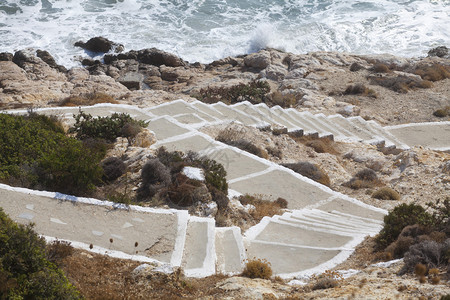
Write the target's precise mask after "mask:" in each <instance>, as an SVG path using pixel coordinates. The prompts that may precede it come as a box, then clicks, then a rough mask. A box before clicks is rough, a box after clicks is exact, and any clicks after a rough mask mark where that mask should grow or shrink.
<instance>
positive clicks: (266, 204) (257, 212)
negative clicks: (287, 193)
mask: <svg viewBox="0 0 450 300" xmlns="http://www.w3.org/2000/svg"><path fill="white" fill-rule="evenodd" d="M280 199H282V200H280ZM238 200H239V201H240V202H241V204H242V205H247V204H251V205H253V206H254V207H255V209H253V210H251V211H250V215H251V216H252V217H253V219H255V221H256V222H259V221H261V219H262V218H264V217H266V216H267V217H272V216H274V215H281V214H282V213H283V208H286V207H287V204H288V203H287V201H286V200H285V199H283V198H278V199H277V200H276V201H270V200H263V199H262V197H260V196H258V197H257V196H251V195H248V194H247V195H242V196H240V197H239V198H238ZM283 200H284V201H283Z"/></svg>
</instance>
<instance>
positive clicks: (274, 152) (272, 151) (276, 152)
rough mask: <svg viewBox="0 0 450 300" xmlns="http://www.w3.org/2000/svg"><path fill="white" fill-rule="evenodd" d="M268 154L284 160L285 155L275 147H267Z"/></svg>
mask: <svg viewBox="0 0 450 300" xmlns="http://www.w3.org/2000/svg"><path fill="white" fill-rule="evenodd" d="M266 150H267V153H268V154H269V155H271V156H274V157H277V158H279V159H282V158H283V153H282V152H281V150H280V149H278V148H275V147H267V148H266Z"/></svg>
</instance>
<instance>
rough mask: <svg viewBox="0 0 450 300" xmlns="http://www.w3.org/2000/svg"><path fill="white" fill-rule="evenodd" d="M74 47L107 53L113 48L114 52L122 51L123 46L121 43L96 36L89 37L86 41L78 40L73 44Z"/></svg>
mask: <svg viewBox="0 0 450 300" xmlns="http://www.w3.org/2000/svg"><path fill="white" fill-rule="evenodd" d="M74 46H76V47H81V48H83V49H84V50H88V51H92V52H98V53H107V52H109V51H111V50H114V52H116V53H120V52H122V51H123V49H124V47H123V45H122V44H117V43H114V42H112V41H110V40H108V39H107V38H104V37H101V36H97V37H94V38H91V39H90V40H89V41H87V42H86V43H84V42H82V41H78V42H76V43H75V44H74Z"/></svg>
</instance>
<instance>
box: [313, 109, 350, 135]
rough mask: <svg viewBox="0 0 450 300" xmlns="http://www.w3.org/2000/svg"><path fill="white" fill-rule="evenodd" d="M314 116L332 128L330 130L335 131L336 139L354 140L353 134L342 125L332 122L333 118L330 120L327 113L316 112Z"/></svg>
mask: <svg viewBox="0 0 450 300" xmlns="http://www.w3.org/2000/svg"><path fill="white" fill-rule="evenodd" d="M314 117H315V118H316V119H317V120H319V121H321V122H322V123H324V124H326V125H327V127H328V128H330V131H331V132H332V133H333V135H334V139H335V140H337V141H353V140H354V136H353V134H352V133H351V132H350V131H348V130H346V129H344V128H342V127H341V126H339V125H338V124H336V123H334V122H332V121H331V120H329V119H328V118H327V116H326V115H324V114H322V113H319V114H315V115H314Z"/></svg>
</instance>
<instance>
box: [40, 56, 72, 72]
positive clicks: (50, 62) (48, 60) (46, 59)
mask: <svg viewBox="0 0 450 300" xmlns="http://www.w3.org/2000/svg"><path fill="white" fill-rule="evenodd" d="M36 56H37V57H39V58H40V59H42V60H43V61H44V62H45V63H46V64H47V65H49V66H50V67H52V68H53V69H56V70H58V71H60V72H63V73H66V72H67V69H66V68H65V67H64V66H61V65H58V64H57V63H56V61H55V59H54V58H53V56H52V55H51V54H50V53H49V52H48V51H43V50H36Z"/></svg>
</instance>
